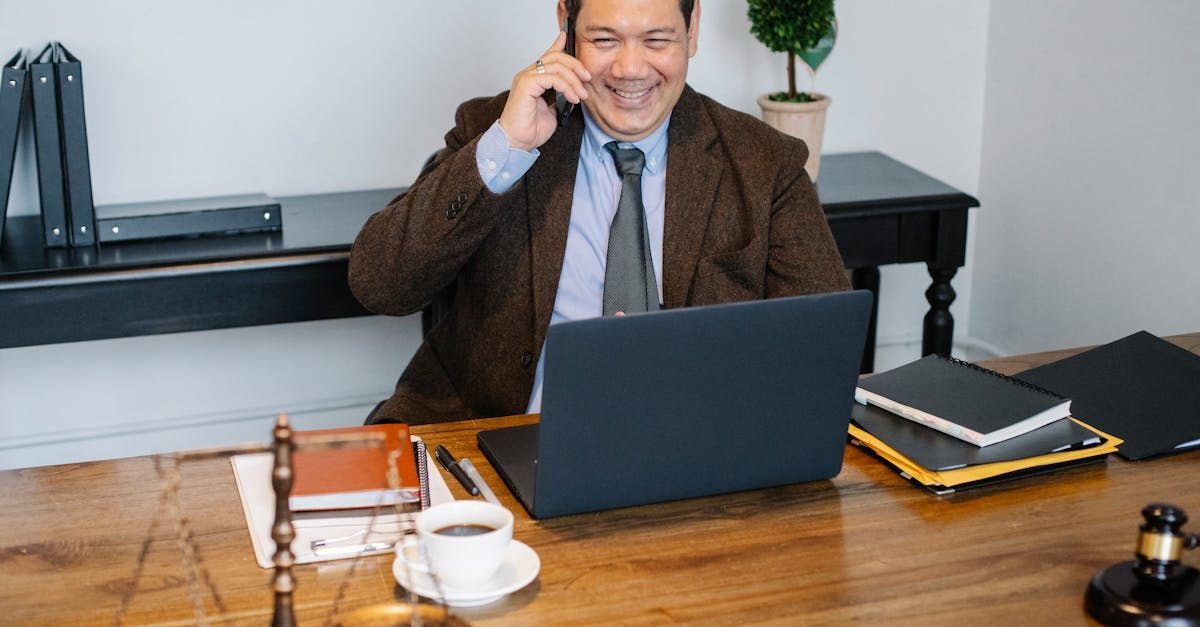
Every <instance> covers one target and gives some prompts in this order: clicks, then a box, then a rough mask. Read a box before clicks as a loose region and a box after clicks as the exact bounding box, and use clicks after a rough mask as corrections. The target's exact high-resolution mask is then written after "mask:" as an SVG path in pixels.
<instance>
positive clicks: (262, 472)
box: [230, 436, 454, 568]
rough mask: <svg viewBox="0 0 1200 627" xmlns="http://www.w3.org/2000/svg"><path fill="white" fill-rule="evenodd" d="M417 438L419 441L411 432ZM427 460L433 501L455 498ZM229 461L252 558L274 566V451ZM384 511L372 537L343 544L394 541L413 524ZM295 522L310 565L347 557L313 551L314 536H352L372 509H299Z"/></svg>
mask: <svg viewBox="0 0 1200 627" xmlns="http://www.w3.org/2000/svg"><path fill="white" fill-rule="evenodd" d="M412 439H413V440H414V441H416V440H418V439H419V438H417V437H416V436H412ZM428 457H429V455H428V453H426V458H427V459H426V464H427V465H428V468H429V502H430V503H431V504H432V505H437V504H439V503H448V502H450V501H453V500H454V496H453V495H452V494H450V487H449V486H447V485H446V480H445V479H444V478H443V477H442V474H441V472H439V471H438V468H437V465H436V464H435V463H434V462H433V460H432V459H428ZM230 462H231V463H232V464H233V476H234V478H235V479H236V480H237V487H238V493H239V494H240V495H241V498H242V511H243V512H245V514H246V526H247V528H248V529H249V531H250V543H251V544H252V545H253V546H254V559H255V561H256V562H258V565H259V566H260V567H262V568H272V567H273V566H274V564H272V563H271V555H272V554H274V553H275V541H274V540H272V539H271V525H273V524H274V523H275V489H274V488H273V487H272V486H271V469H272V466H273V465H274V456H273V455H272V454H271V453H255V454H253V455H234V456H233V457H232V458H231V459H230ZM383 511H384V513H382V514H380V516H379V517H378V518H376V519H375V525H374V527H373V529H372V532H371V537H370V538H366V537H364V536H361V535H360V536H357V537H355V538H353V539H350V540H347V541H346V542H345V544H359V543H365V542H377V541H385V542H386V541H392V540H395V539H396V537H397V536H399V535H400V534H401V533H402V532H403V530H404V528H405V527H406V526H409V525H411V523H410V522H408V521H407V519H409V518H410V516H409V515H401V514H396V513H395V512H390V513H388V509H387V508H384V510H383ZM292 524H293V526H294V527H295V529H296V539H295V540H293V541H292V553H294V554H295V555H296V563H297V564H308V563H312V562H321V561H327V560H333V559H345V558H344V557H336V556H334V557H325V556H318V555H316V554H314V553H313V551H312V549H311V548H310V545H311V544H312V541H313V540H321V539H328V538H337V537H341V536H348V535H350V534H353V533H355V532H358V531H362V530H365V529H366V528H367V526H368V525H369V524H371V512H370V511H369V510H368V511H367V512H366V513H362V514H356V513H355V514H352V513H349V512H348V511H347V510H341V511H335V512H298V513H295V514H293V516H292Z"/></svg>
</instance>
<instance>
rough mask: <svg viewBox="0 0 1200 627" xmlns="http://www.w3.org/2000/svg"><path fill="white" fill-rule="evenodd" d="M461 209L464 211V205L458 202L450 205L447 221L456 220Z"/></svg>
mask: <svg viewBox="0 0 1200 627" xmlns="http://www.w3.org/2000/svg"><path fill="white" fill-rule="evenodd" d="M461 209H462V205H461V204H459V202H458V201H457V200H456V201H454V202H452V203H450V208H449V209H447V210H446V219H447V220H453V219H454V218H456V217H457V216H458V212H459V210H461Z"/></svg>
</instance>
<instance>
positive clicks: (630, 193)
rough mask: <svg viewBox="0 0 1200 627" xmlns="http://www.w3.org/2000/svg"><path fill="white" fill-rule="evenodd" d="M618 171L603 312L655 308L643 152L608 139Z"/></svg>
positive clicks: (655, 284) (653, 309)
mask: <svg viewBox="0 0 1200 627" xmlns="http://www.w3.org/2000/svg"><path fill="white" fill-rule="evenodd" d="M604 148H605V149H607V150H608V151H609V152H611V153H612V156H613V161H615V162H616V164H617V173H619V174H620V175H621V199H620V200H619V201H618V202H617V215H616V216H614V217H613V221H612V227H611V230H610V231H609V234H608V261H607V262H606V265H605V267H604V315H606V316H611V315H613V314H615V313H617V312H618V311H623V312H625V313H634V312H638V311H655V310H657V309H658V283H657V282H656V281H655V280H654V263H653V262H652V261H651V259H650V237H649V236H648V235H647V234H646V210H645V208H644V207H643V206H642V167H643V166H645V165H646V155H644V154H642V151H641V150H638V149H637V148H618V147H617V142H609V143H607V144H605V145H604Z"/></svg>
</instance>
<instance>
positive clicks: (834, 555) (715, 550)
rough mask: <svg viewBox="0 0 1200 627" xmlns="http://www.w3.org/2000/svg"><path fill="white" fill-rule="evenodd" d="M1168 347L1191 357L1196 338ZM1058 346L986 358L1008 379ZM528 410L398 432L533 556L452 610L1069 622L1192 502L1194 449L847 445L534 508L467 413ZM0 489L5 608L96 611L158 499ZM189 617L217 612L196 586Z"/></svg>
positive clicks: (234, 577)
mask: <svg viewBox="0 0 1200 627" xmlns="http://www.w3.org/2000/svg"><path fill="white" fill-rule="evenodd" d="M1172 341H1174V342H1176V343H1177V344H1179V345H1181V346H1184V347H1185V348H1188V349H1189V350H1191V351H1193V352H1196V353H1200V333H1196V334H1191V335H1186V336H1178V337H1176V338H1172ZM1070 352H1071V351H1059V352H1056V353H1045V354H1040V355H1032V356H1026V357H1017V358H1010V359H1002V360H997V361H994V362H990V365H991V366H993V367H995V368H997V369H998V370H1001V371H1003V372H1007V373H1012V372H1016V371H1020V370H1023V369H1026V368H1028V367H1031V366H1034V365H1037V364H1041V363H1045V362H1047V361H1051V360H1053V359H1057V358H1060V357H1063V356H1065V355H1066V354H1069V353H1070ZM533 420H534V418H533V417H530V416H520V417H511V418H498V419H491V420H478V421H470V422H459V423H449V424H442V425H427V426H422V427H417V428H415V429H414V431H416V432H417V433H419V434H421V435H422V436H424V437H425V438H426V440H427V441H429V442H432V443H442V444H445V445H447V446H448V447H449V448H450V449H451V450H452V451H454V452H455V453H457V454H459V455H460V456H469V457H471V458H472V459H473V460H474V461H475V462H476V464H477V465H478V466H479V468H480V470H481V472H482V473H483V475H484V476H485V477H486V478H487V479H488V481H489V483H490V484H491V485H492V487H493V488H495V489H497V492H498V494H499V495H500V498H501V499H502V500H503V501H504V502H505V504H506V505H507V506H508V507H509V508H510V509H512V510H513V512H514V513H516V517H517V523H516V528H515V537H516V538H517V539H519V540H522V541H524V542H526V543H528V544H529V545H530V546H532V547H534V549H536V550H537V551H538V553H539V554H540V556H541V560H542V571H541V575H540V577H539V579H538V580H537V581H535V582H534V583H533V584H531V585H530V586H529V587H528V588H526V589H524V590H522V591H520V592H517V593H515V594H513V595H511V596H510V597H508V598H506V599H504V600H502V601H499V602H497V603H495V604H493V605H490V606H487V607H483V608H477V609H463V610H457V611H456V613H457V614H459V615H460V616H462V617H464V618H466V619H467V620H469V621H471V622H477V623H480V624H538V623H570V624H581V623H595V622H618V623H666V622H676V621H678V622H689V623H691V622H719V623H735V622H738V623H740V622H750V621H753V622H783V623H796V622H805V623H818V622H821V623H828V622H832V623H850V622H862V623H873V622H878V621H905V622H910V623H918V622H920V623H940V624H950V625H962V624H979V623H998V622H1008V621H1011V620H1013V617H1016V616H1020V617H1021V620H1023V621H1026V622H1028V623H1030V624H1054V625H1062V624H1082V623H1085V622H1086V617H1085V615H1084V613H1083V610H1082V609H1081V608H1082V598H1083V591H1084V587H1085V586H1086V584H1087V582H1088V580H1089V579H1090V577H1091V576H1092V575H1093V574H1095V572H1096V571H1098V570H1099V569H1101V568H1103V567H1105V566H1107V565H1109V564H1111V563H1113V562H1116V561H1121V560H1126V559H1132V557H1131V556H1132V551H1133V541H1134V538H1135V534H1136V527H1137V525H1138V524H1139V521H1140V516H1139V511H1140V509H1141V508H1142V507H1143V506H1144V505H1145V504H1146V503H1148V502H1150V501H1158V500H1161V501H1168V502H1172V503H1175V504H1177V505H1179V506H1181V507H1184V508H1185V509H1187V510H1189V511H1190V512H1191V513H1192V514H1193V516H1194V517H1195V515H1197V514H1200V452H1191V453H1185V454H1181V455H1176V456H1173V457H1169V458H1166V459H1161V460H1157V461H1151V462H1138V463H1133V462H1126V461H1122V460H1120V459H1117V458H1115V457H1114V458H1113V459H1111V460H1110V461H1109V462H1108V464H1107V465H1098V466H1090V467H1084V468H1078V469H1074V470H1069V471H1064V472H1059V473H1056V474H1052V475H1047V476H1042V477H1032V478H1028V479H1024V480H1021V481H1019V482H1015V483H1010V484H1007V485H1002V486H994V487H990V488H983V489H980V490H978V491H974V492H967V493H964V494H961V495H956V496H953V497H949V498H938V497H934V496H931V495H929V494H927V493H925V492H924V491H922V490H920V489H917V488H915V487H913V486H911V485H909V484H908V483H906V482H905V481H904V480H902V479H901V478H900V477H899V476H897V475H896V474H895V473H893V472H892V471H890V470H888V469H886V468H885V467H884V466H883V465H882V464H880V463H879V462H876V461H874V460H872V459H871V458H869V457H867V456H866V455H865V454H863V453H861V452H859V451H858V450H857V449H854V448H850V447H848V448H847V450H846V464H845V467H844V468H843V470H842V472H841V474H839V475H838V476H837V477H836V478H834V479H833V480H831V481H821V482H815V483H809V484H801V485H792V486H786V487H779V488H771V489H765V490H755V491H749V492H742V493H736V494H730V495H724V496H716V497H710V498H703V499H693V500H688V501H680V502H675V503H664V504H659V505H650V506H644V507H636V508H628V509H622V510H615V511H610V512H604V513H597V514H584V515H579V516H570V517H565V518H558V519H552V520H546V521H541V522H536V521H532V520H530V519H529V518H528V517H527V516H526V515H525V513H524V510H523V509H521V507H520V505H519V504H517V502H516V501H515V500H514V499H513V498H512V497H511V495H509V493H508V491H507V490H505V489H504V487H503V483H501V482H500V480H499V479H498V478H497V476H496V474H495V472H494V471H493V470H492V468H491V467H490V466H489V465H488V463H487V462H486V460H485V459H484V457H483V455H482V454H480V453H479V452H478V451H477V450H476V448H475V445H474V443H475V433H476V432H477V431H478V430H479V429H481V428H492V427H498V426H507V425H515V424H525V423H529V422H532V421H533ZM264 435H265V434H264ZM183 477H184V482H183V490H182V501H183V504H184V507H183V509H184V514H185V515H186V516H187V518H188V520H189V521H190V524H191V527H192V529H193V530H194V532H195V536H196V538H197V541H198V543H199V545H200V547H201V549H200V557H201V558H202V559H203V561H204V563H205V564H206V565H207V566H208V569H209V570H210V571H211V574H212V576H213V578H214V581H215V582H216V583H217V587H218V590H219V592H220V594H221V595H222V597H223V600H224V603H225V606H226V608H227V610H228V611H227V614H226V616H227V617H228V619H229V620H230V621H231V622H236V623H243V622H250V623H257V624H262V623H263V622H264V621H266V620H267V619H268V618H269V616H270V612H271V594H270V592H269V590H268V581H269V578H270V577H269V573H268V572H267V571H264V570H261V569H259V568H258V567H257V566H256V565H255V563H254V558H253V555H252V551H251V548H250V541H249V536H248V534H247V531H246V525H245V520H244V518H243V516H242V509H241V505H240V502H239V499H238V495H237V488H236V486H235V485H234V480H233V474H232V471H231V470H230V466H229V463H228V461H227V460H212V461H207V462H200V463H194V464H191V465H188V466H185V468H184V473H183ZM451 484H452V488H454V489H456V491H457V492H458V496H460V497H461V496H463V494H462V492H461V490H459V489H458V486H457V484H454V482H451ZM0 494H3V495H4V497H5V507H4V508H3V511H2V512H0V530H2V533H0V607H2V608H4V614H3V618H2V619H0V622H8V621H12V622H14V623H18V624H28V623H53V624H81V623H111V621H112V617H113V612H114V610H115V608H116V607H118V605H119V600H120V598H121V595H122V593H123V592H124V591H126V590H127V588H128V586H129V582H130V581H131V576H132V573H133V568H134V565H135V563H136V562H137V555H138V552H139V550H140V548H141V544H142V542H143V539H144V538H145V537H146V531H147V528H148V526H149V523H150V518H151V514H152V512H153V511H154V509H155V507H156V505H157V502H158V498H159V496H158V487H157V484H156V481H155V478H154V470H153V463H152V460H151V459H150V458H145V457H141V458H131V459H119V460H112V461H106V462H96V463H87V464H73V465H64V466H51V467H44V468H31V469H26V470H17V471H6V472H0ZM1191 529H1192V530H1194V529H1195V523H1194V522H1193V523H1192V526H1191ZM153 538H154V540H153V542H152V543H151V544H150V545H149V549H150V552H149V556H148V559H147V562H146V570H145V573H144V576H143V579H142V584H141V589H140V592H139V594H138V595H137V597H136V598H135V601H134V603H133V604H132V605H131V607H130V610H129V614H128V617H127V619H128V622H129V623H131V624H139V623H144V622H151V621H153V622H161V623H166V624H191V622H192V607H191V603H190V601H189V597H188V593H187V585H186V578H185V577H184V572H183V570H182V568H181V566H180V557H179V556H180V553H179V550H178V548H177V546H176V542H175V536H174V531H173V530H172V529H171V528H170V526H169V525H166V526H164V528H162V529H159V530H158V531H156V532H155V534H154V536H153ZM1189 560H1190V561H1195V558H1194V556H1189ZM390 566H391V560H390V559H387V558H384V557H379V558H370V559H367V560H365V561H364V563H363V564H362V565H361V567H360V569H359V571H358V572H356V573H355V574H354V576H353V579H352V585H351V586H350V587H349V589H348V590H349V592H348V593H347V597H346V600H345V601H344V607H351V608H352V607H356V606H360V605H364V604H370V603H374V602H380V601H384V600H388V599H392V598H394V597H396V598H399V597H398V596H397V595H399V594H401V592H400V591H399V590H398V589H397V588H396V586H395V584H394V580H393V578H392V575H391V571H390ZM346 570H347V563H346V562H335V563H327V564H324V565H307V566H300V567H297V569H296V575H297V578H298V586H299V587H298V590H297V593H296V599H295V600H296V608H297V612H298V615H299V618H300V620H301V621H302V623H303V624H318V623H319V622H320V621H321V620H322V618H323V616H324V613H325V611H326V610H327V608H328V607H329V605H330V602H331V599H332V598H333V597H334V594H335V591H336V588H337V587H338V584H339V583H340V582H341V579H342V577H343V576H344V575H345V572H346ZM206 611H207V612H208V613H209V614H210V615H211V614H213V613H215V612H216V608H215V604H214V602H213V599H212V598H211V597H207V596H206Z"/></svg>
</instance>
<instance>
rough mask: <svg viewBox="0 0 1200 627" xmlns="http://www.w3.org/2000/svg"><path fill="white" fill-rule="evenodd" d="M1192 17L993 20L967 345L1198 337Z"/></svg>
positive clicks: (1047, 14)
mask: <svg viewBox="0 0 1200 627" xmlns="http://www.w3.org/2000/svg"><path fill="white" fill-rule="evenodd" d="M1197 32H1200V3H1197V2H1195V1H1194V0H1155V1H1154V2H1136V3H1134V2H1125V1H1123V0H1056V1H1055V2H1049V3H1047V2H1043V1H1040V0H1007V1H1005V2H995V3H993V4H992V14H991V19H990V31H989V34H988V37H989V41H990V44H989V48H988V61H987V104H986V114H985V116H984V142H983V153H982V171H983V176H982V180H981V185H980V195H981V196H982V197H983V198H985V199H986V206H985V207H984V208H983V210H982V211H981V212H980V213H979V214H978V227H979V236H978V238H977V240H976V241H977V247H978V250H977V252H976V256H975V262H976V265H975V275H974V282H973V290H974V296H973V300H972V303H971V326H970V333H971V335H974V336H976V337H979V338H982V339H984V340H987V341H989V342H991V343H993V344H995V345H997V346H999V347H1001V348H1002V349H1003V350H1005V351H1006V352H1013V353H1022V352H1029V351H1036V350H1044V349H1050V348H1055V347H1062V346H1078V345H1083V344H1095V343H1104V342H1108V341H1111V340H1115V339H1117V338H1119V337H1123V336H1125V335H1127V334H1129V333H1132V332H1134V331H1137V330H1139V329H1147V330H1149V331H1151V332H1153V333H1156V334H1160V335H1164V334H1171V333H1183V332H1191V331H1196V330H1198V329H1200V263H1197V250H1198V246H1200V245H1198V243H1197V234H1200V187H1198V186H1197V185H1196V181H1197V174H1196V173H1197V170H1198V169H1200V121H1198V120H1197V116H1198V115H1200V81H1198V80H1197V76H1200V45H1197V42H1196V33H1197Z"/></svg>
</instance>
